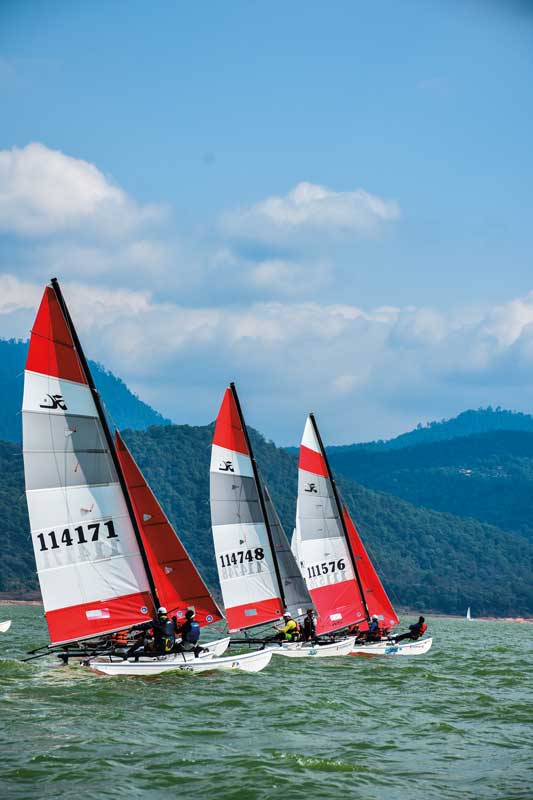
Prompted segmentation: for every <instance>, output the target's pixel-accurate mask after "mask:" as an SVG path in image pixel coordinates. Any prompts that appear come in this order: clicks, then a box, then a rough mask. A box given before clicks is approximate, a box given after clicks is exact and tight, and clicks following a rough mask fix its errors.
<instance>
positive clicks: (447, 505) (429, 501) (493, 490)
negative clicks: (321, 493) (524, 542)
mask: <svg viewBox="0 0 533 800" xmlns="http://www.w3.org/2000/svg"><path fill="white" fill-rule="evenodd" d="M330 460H331V464H332V465H333V467H334V468H335V469H337V470H338V471H339V472H341V473H343V474H344V475H346V476H347V477H349V478H352V479H353V480H356V481H358V482H360V483H362V484H364V485H365V486H368V487H370V488H372V489H378V490H381V491H384V492H389V493H391V494H395V495H398V496H399V497H402V498H404V499H405V500H408V501H409V502H411V503H414V504H415V505H417V506H425V507H427V508H433V509H435V510H437V511H447V512H450V513H452V514H456V515H459V516H463V517H475V518H476V519H479V520H481V521H483V522H488V523H491V524H493V525H497V526H498V527H500V528H502V529H504V530H508V531H517V532H519V533H521V534H523V535H524V536H527V537H528V538H529V539H530V540H531V541H533V433H526V432H518V431H492V432H489V433H483V434H478V435H475V436H467V437H463V438H457V439H451V440H448V441H441V442H434V443H432V444H423V445H418V446H417V447H405V448H403V449H401V450H389V451H375V450H364V449H361V450H344V451H343V450H334V451H333V452H330Z"/></svg>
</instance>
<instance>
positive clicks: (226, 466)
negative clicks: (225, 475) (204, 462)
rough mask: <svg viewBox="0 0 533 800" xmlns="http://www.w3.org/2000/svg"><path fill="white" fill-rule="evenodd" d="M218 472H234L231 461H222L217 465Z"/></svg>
mask: <svg viewBox="0 0 533 800" xmlns="http://www.w3.org/2000/svg"><path fill="white" fill-rule="evenodd" d="M219 470H220V472H235V470H234V469H233V464H232V462H231V461H223V462H222V464H221V465H220V466H219Z"/></svg>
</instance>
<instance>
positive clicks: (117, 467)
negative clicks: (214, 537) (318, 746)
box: [52, 278, 160, 609]
mask: <svg viewBox="0 0 533 800" xmlns="http://www.w3.org/2000/svg"><path fill="white" fill-rule="evenodd" d="M52 288H53V290H54V292H55V295H56V297H57V302H58V303H59V307H60V308H61V311H62V312H63V316H64V317H65V320H66V322H67V325H68V327H69V329H70V335H71V336H72V341H73V342H74V349H75V350H76V354H77V356H78V358H79V360H80V364H81V367H82V369H83V372H84V373H85V377H86V379H87V383H88V385H89V388H90V390H91V394H92V396H93V400H94V404H95V406H96V411H97V413H98V417H99V419H100V423H101V425H102V429H103V431H104V436H105V438H106V442H107V446H108V448H109V452H110V454H111V458H112V459H113V464H114V466H115V470H116V473H117V476H118V480H119V483H120V487H121V489H122V494H123V495H124V500H125V501H126V507H127V509H128V513H129V515H130V520H131V524H132V525H133V531H134V533H135V538H136V539H137V544H138V545H139V550H140V553H141V558H142V560H143V564H144V569H145V571H146V576H147V578H148V583H149V585H150V591H151V593H152V598H153V600H154V603H155V607H156V609H157V608H159V605H160V603H159V598H158V596H157V589H156V586H155V583H154V579H153V577H152V572H151V570H150V565H149V563H148V557H147V555H146V551H145V549H144V545H143V541H142V536H141V532H140V530H139V526H138V525H137V520H136V518H135V512H134V510H133V506H132V504H131V499H130V495H129V492H128V487H127V486H126V481H125V480H124V475H123V474H122V468H121V466H120V462H119V460H118V456H117V451H116V449H115V442H114V441H113V436H112V434H111V431H110V430H109V425H108V424H107V419H106V416H105V413H104V409H103V406H102V403H101V400H100V395H99V394H98V389H97V388H96V386H95V383H94V380H93V376H92V375H91V370H90V369H89V365H88V363H87V359H86V358H85V353H84V352H83V349H82V346H81V344H80V340H79V339H78V334H77V333H76V328H75V327H74V323H73V322H72V319H71V316H70V312H69V310H68V308H67V304H66V303H65V299H64V297H63V293H62V292H61V288H60V286H59V283H58V280H57V278H52Z"/></svg>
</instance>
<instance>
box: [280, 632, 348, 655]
mask: <svg viewBox="0 0 533 800" xmlns="http://www.w3.org/2000/svg"><path fill="white" fill-rule="evenodd" d="M354 644H355V636H351V637H350V638H348V639H341V640H340V641H338V642H332V643H331V644H322V645H316V644H313V643H312V642H282V643H281V645H277V646H276V645H272V646H271V648H270V649H271V650H272V653H273V654H274V655H275V656H285V657H286V658H328V657H330V658H331V657H333V656H348V655H350V653H351V652H352V649H353V647H354Z"/></svg>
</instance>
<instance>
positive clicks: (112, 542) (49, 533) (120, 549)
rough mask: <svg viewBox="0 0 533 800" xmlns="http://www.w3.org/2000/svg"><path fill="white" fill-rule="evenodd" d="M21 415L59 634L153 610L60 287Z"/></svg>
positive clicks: (65, 637)
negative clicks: (62, 300)
mask: <svg viewBox="0 0 533 800" xmlns="http://www.w3.org/2000/svg"><path fill="white" fill-rule="evenodd" d="M22 419H23V451H24V472H25V479H26V497H27V501H28V511H29V518H30V527H31V535H32V541H33V547H34V552H35V560H36V562H37V572H38V576H39V581H40V585H41V592H42V596H43V602H44V608H45V615H46V621H47V624H48V629H49V631H50V639H51V641H52V643H54V644H56V643H66V642H69V641H76V640H78V639H81V638H88V637H91V636H97V635H99V634H101V633H105V632H108V631H113V630H118V629H120V628H125V627H128V626H130V625H133V624H134V623H136V622H139V621H141V620H144V619H149V618H150V615H151V614H152V613H153V612H154V603H153V598H152V594H151V591H150V585H149V580H148V577H147V573H146V570H145V567H144V563H143V559H142V556H141V553H140V550H139V545H138V541H137V538H136V535H135V531H134V528H133V525H132V521H131V517H130V516H129V513H128V509H127V505H126V502H125V498H124V495H123V493H122V489H121V486H120V482H119V479H118V476H117V472H116V469H115V466H114V462H113V459H112V456H111V453H110V451H109V447H108V444H107V441H106V436H105V434H104V430H103V427H102V423H101V421H100V418H99V415H98V411H97V408H96V405H95V402H94V399H93V394H92V391H91V388H90V385H89V381H88V376H87V375H86V373H85V371H84V368H83V366H82V362H81V361H80V358H79V357H78V353H77V352H76V349H75V346H74V341H73V337H72V335H71V330H70V328H69V325H68V323H67V320H66V318H65V316H64V314H63V311H62V308H61V305H60V303H59V300H58V296H57V294H56V292H55V290H54V288H51V287H49V288H47V289H45V292H44V295H43V299H42V302H41V305H40V308H39V311H38V314H37V318H36V320H35V323H34V326H33V329H32V332H31V338H30V346H29V352H28V359H27V362H26V371H25V378H24V400H23V408H22Z"/></svg>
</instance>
